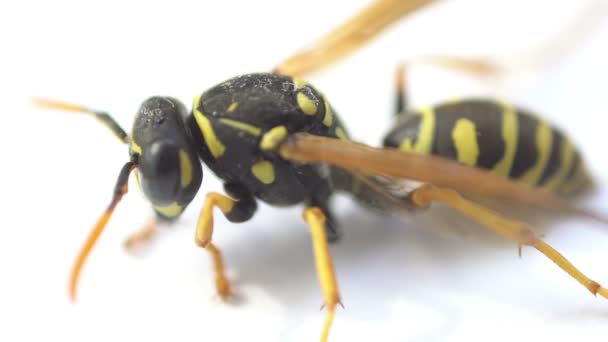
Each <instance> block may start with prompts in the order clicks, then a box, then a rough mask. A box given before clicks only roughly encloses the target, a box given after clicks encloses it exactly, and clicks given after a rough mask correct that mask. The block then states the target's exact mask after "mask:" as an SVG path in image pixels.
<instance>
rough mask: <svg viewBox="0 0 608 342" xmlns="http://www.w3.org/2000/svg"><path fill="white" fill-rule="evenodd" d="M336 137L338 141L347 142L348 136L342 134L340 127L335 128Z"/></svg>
mask: <svg viewBox="0 0 608 342" xmlns="http://www.w3.org/2000/svg"><path fill="white" fill-rule="evenodd" d="M336 136H337V137H338V138H339V139H340V140H345V141H348V140H349V139H348V136H347V135H346V132H344V129H342V127H336Z"/></svg>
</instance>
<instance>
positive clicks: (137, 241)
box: [123, 218, 158, 253]
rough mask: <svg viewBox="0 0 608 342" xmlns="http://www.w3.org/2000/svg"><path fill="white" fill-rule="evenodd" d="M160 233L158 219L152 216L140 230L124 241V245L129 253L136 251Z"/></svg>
mask: <svg viewBox="0 0 608 342" xmlns="http://www.w3.org/2000/svg"><path fill="white" fill-rule="evenodd" d="M157 234H158V221H157V219H156V218H151V219H150V220H149V221H148V222H147V223H146V224H145V225H144V226H143V227H142V228H141V229H140V230H138V231H136V232H135V233H133V234H131V235H130V236H129V237H128V238H127V239H126V240H125V242H124V244H123V246H124V248H125V249H126V250H127V252H129V253H134V252H135V251H136V250H137V249H139V248H141V247H143V246H144V245H147V244H149V243H150V241H151V240H152V239H153V238H154V237H155V236H156V235H157Z"/></svg>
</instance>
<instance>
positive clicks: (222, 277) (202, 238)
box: [195, 184, 257, 299]
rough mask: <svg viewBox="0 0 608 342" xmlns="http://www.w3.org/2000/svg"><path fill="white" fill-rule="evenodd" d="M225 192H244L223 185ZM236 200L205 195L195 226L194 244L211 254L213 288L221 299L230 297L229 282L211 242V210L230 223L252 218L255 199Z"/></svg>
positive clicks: (215, 195)
mask: <svg viewBox="0 0 608 342" xmlns="http://www.w3.org/2000/svg"><path fill="white" fill-rule="evenodd" d="M225 188H226V192H228V193H230V194H231V195H235V194H237V195H241V196H244V195H245V192H244V191H243V189H242V188H241V187H240V186H237V185H233V184H226V185H225ZM235 197H236V200H233V199H232V198H229V197H226V196H224V195H222V194H219V193H217V192H211V193H209V194H207V199H206V200H205V204H204V205H203V209H202V210H201V214H200V216H199V219H198V223H197V224H196V235H195V242H196V244H197V245H198V246H200V247H203V248H205V250H207V251H208V252H209V254H211V258H212V260H213V270H214V272H215V287H216V290H217V293H218V295H219V296H220V297H221V298H222V299H226V298H228V297H229V296H230V282H229V281H228V278H226V274H225V272H224V261H223V258H222V253H221V252H220V250H219V249H218V248H217V247H216V246H215V245H214V244H213V243H212V242H211V238H212V235H213V208H215V207H218V208H220V210H221V211H222V213H224V216H226V218H227V219H228V220H229V221H231V222H244V221H247V220H249V219H250V218H251V216H253V213H254V212H255V210H256V208H257V205H256V202H255V199H254V198H253V197H251V196H250V195H247V197H240V196H235Z"/></svg>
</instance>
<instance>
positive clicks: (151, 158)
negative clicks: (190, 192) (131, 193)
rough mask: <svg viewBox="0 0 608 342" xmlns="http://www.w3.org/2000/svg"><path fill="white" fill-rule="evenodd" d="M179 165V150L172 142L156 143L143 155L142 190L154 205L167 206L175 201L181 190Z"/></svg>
mask: <svg viewBox="0 0 608 342" xmlns="http://www.w3.org/2000/svg"><path fill="white" fill-rule="evenodd" d="M179 163H180V162H179V148H178V147H176V146H175V145H174V144H173V143H171V142H166V141H157V142H154V143H152V144H150V146H149V147H148V148H146V149H145V150H144V151H143V153H142V154H141V156H140V158H139V172H140V183H141V188H142V190H143V192H144V194H145V195H146V197H147V198H148V199H149V200H150V201H151V202H152V203H153V204H154V205H167V204H170V203H172V202H174V201H175V197H176V195H177V193H178V192H179V189H180V188H179V187H180V170H179V165H180V164H179Z"/></svg>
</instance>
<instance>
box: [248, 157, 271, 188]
mask: <svg viewBox="0 0 608 342" xmlns="http://www.w3.org/2000/svg"><path fill="white" fill-rule="evenodd" d="M251 172H252V173H253V175H254V176H255V178H257V179H258V180H259V181H260V182H262V183H264V184H270V183H272V182H274V167H273V166H272V163H271V162H269V161H267V160H263V161H259V162H257V163H255V164H253V166H251Z"/></svg>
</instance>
